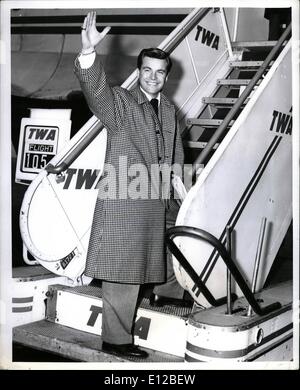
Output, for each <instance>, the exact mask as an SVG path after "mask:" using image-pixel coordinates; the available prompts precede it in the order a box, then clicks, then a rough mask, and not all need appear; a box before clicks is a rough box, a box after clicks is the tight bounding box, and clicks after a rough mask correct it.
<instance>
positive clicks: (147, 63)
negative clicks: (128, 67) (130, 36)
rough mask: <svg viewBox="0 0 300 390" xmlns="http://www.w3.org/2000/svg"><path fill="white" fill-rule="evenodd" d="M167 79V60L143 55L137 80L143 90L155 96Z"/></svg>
mask: <svg viewBox="0 0 300 390" xmlns="http://www.w3.org/2000/svg"><path fill="white" fill-rule="evenodd" d="M166 80H167V61H166V60H160V59H158V58H150V57H144V58H143V62H142V66H141V69H140V70H139V82H140V86H141V87H142V88H143V90H144V91H146V92H147V93H149V95H150V96H151V97H152V98H156V97H157V95H158V93H159V92H160V91H161V90H162V89H163V86H164V84H165V82H166Z"/></svg>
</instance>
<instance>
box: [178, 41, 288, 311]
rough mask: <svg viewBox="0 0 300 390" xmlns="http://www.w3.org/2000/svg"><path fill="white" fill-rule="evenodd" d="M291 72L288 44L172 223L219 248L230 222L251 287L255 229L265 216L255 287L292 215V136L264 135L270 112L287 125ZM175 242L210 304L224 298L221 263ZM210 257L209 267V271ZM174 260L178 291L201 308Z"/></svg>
mask: <svg viewBox="0 0 300 390" xmlns="http://www.w3.org/2000/svg"><path fill="white" fill-rule="evenodd" d="M290 67H291V58H290V44H289V45H287V46H286V47H285V49H284V50H283V52H282V53H281V54H280V56H279V57H278V59H277V60H276V62H275V63H274V65H273V68H272V69H271V70H270V72H269V73H268V74H267V75H266V77H265V78H264V80H263V81H262V83H261V84H260V86H259V87H257V89H256V90H255V92H254V93H253V95H252V98H251V99H250V101H249V103H248V104H247V105H246V106H245V108H244V110H243V112H242V113H241V115H240V116H239V117H238V118H237V120H236V121H235V123H234V125H233V126H232V128H231V129H230V131H229V132H228V134H227V135H226V137H225V138H224V140H223V141H222V143H221V144H220V146H219V147H218V148H217V150H216V152H215V153H214V155H213V157H212V158H211V159H210V161H209V162H208V164H207V165H206V167H205V168H204V170H203V171H202V173H201V175H200V177H199V178H198V180H197V182H196V184H195V185H194V187H192V188H191V190H190V191H189V192H188V194H187V196H186V198H185V200H184V202H183V204H182V206H181V208H180V211H179V215H178V218H177V221H176V225H187V226H193V227H197V228H200V229H204V230H206V231H208V232H209V233H211V234H213V235H215V236H216V237H217V238H221V240H222V241H223V243H224V234H223V233H222V232H224V230H225V227H226V225H227V224H228V222H230V223H234V226H233V228H234V237H235V239H234V248H233V253H234V260H235V262H236V263H237V264H238V266H239V268H240V269H241V271H242V273H243V275H244V276H245V278H246V281H249V280H251V275H252V270H253V261H254V258H255V249H256V242H257V241H256V238H257V237H258V230H259V224H260V220H261V218H262V217H263V216H265V217H266V218H267V220H268V227H267V232H266V234H267V242H268V245H267V246H265V247H264V249H263V251H264V252H263V256H264V261H263V264H262V268H261V272H260V275H259V279H258V281H257V288H258V289H260V288H261V287H262V285H263V283H264V281H265V279H266V277H267V275H268V272H269V270H270V267H271V265H272V262H273V259H274V258H275V255H276V254H277V251H278V249H279V246H280V244H281V242H282V239H283V237H284V235H285V233H286V231H287V228H288V226H289V224H290V221H291V215H292V181H291V180H292V162H291V155H292V153H291V148H292V142H291V135H290V134H285V133H283V134H282V133H280V132H279V133H277V132H276V128H277V125H276V124H274V129H273V130H272V131H271V130H270V127H271V124H272V120H273V112H274V111H277V112H280V113H282V114H283V115H285V117H286V118H287V120H291V117H290V109H291V105H292V100H291V92H290V91H291V90H292V84H291V68H290ZM279 127H280V126H279ZM283 131H284V129H283ZM277 139H278V141H277ZM277 142H278V144H277ZM258 168H259V169H258ZM262 169H264V171H263V170H262ZM247 187H248V188H247ZM239 214H240V215H239ZM271 227H272V228H271ZM222 234H223V235H222ZM175 242H176V243H177V245H178V246H179V248H180V249H181V251H182V252H183V254H184V255H185V256H186V258H187V259H188V261H189V262H190V264H191V265H192V266H193V268H194V269H195V271H196V272H197V273H198V274H199V275H200V274H201V275H202V279H203V280H205V281H206V285H207V287H208V288H209V289H210V290H211V291H212V293H213V295H215V297H216V298H218V297H221V296H225V295H226V269H225V265H224V263H223V262H222V261H221V259H220V258H219V259H217V257H216V256H213V255H212V248H211V246H209V245H208V244H206V243H204V242H202V241H196V240H194V239H191V238H187V237H185V238H179V237H177V238H176V240H175ZM210 256H212V257H211V260H212V261H210V265H209V266H208V267H207V266H206V264H207V262H208V260H209V258H210ZM173 260H174V262H173V264H174V269H175V273H176V276H177V279H178V280H179V282H180V283H181V285H182V286H183V287H184V288H186V289H188V291H189V292H190V294H191V295H192V296H193V297H194V299H195V300H196V301H197V302H198V303H199V304H201V305H204V306H207V305H208V303H207V301H206V300H205V299H204V298H203V297H202V294H200V295H198V290H197V289H196V288H195V286H194V282H192V281H191V279H190V277H189V276H188V275H187V273H186V272H185V271H184V269H183V268H182V267H181V266H180V265H179V263H178V262H177V260H176V259H173ZM214 260H216V262H215V261H214ZM195 291H196V293H195ZM237 292H238V290H237ZM238 293H239V292H238Z"/></svg>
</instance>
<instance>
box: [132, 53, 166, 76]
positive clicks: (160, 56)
mask: <svg viewBox="0 0 300 390" xmlns="http://www.w3.org/2000/svg"><path fill="white" fill-rule="evenodd" d="M144 57H150V58H157V59H159V60H166V61H167V74H168V73H169V72H170V70H171V67H172V61H171V58H170V55H169V53H167V52H166V51H163V50H161V49H157V48H153V47H151V48H149V49H143V50H142V51H141V52H140V54H139V55H138V58H137V67H138V69H141V66H142V63H143V59H144Z"/></svg>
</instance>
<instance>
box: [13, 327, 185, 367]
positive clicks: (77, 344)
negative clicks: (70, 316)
mask: <svg viewBox="0 0 300 390" xmlns="http://www.w3.org/2000/svg"><path fill="white" fill-rule="evenodd" d="M13 340H14V342H16V343H19V344H22V345H26V347H31V348H35V349H38V350H41V351H47V352H52V353H54V354H58V355H60V356H63V357H65V358H69V359H70V360H74V361H81V362H107V363H109V362H116V363H117V362H136V363H141V362H147V363H150V362H162V363H167V362H172V363H175V362H183V358H180V357H177V356H174V355H168V354H166V353H161V352H157V351H153V350H150V349H145V350H146V351H147V352H148V353H149V356H148V358H147V359H132V358H128V359H125V358H121V357H118V356H114V355H111V354H108V353H106V352H103V351H102V350H101V345H102V340H101V336H98V335H94V334H90V333H87V332H83V331H80V330H77V329H72V328H68V327H66V326H62V325H59V324H55V323H53V322H50V321H46V320H41V321H37V322H32V323H30V324H26V325H21V326H17V327H15V328H14V329H13Z"/></svg>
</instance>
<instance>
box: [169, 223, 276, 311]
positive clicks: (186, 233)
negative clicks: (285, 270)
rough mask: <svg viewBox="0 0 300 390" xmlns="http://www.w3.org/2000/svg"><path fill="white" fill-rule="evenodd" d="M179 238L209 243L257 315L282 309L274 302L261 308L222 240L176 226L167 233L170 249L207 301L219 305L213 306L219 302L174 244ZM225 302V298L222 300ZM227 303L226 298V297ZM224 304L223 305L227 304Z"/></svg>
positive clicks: (200, 230)
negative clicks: (189, 238)
mask: <svg viewBox="0 0 300 390" xmlns="http://www.w3.org/2000/svg"><path fill="white" fill-rule="evenodd" d="M178 236H181V237H191V238H195V239H197V240H203V241H206V242H208V243H209V244H210V245H212V246H213V247H214V248H215V249H216V250H217V251H218V253H219V255H220V257H221V258H222V259H223V261H224V263H225V265H226V267H227V269H229V271H230V273H231V275H232V276H233V278H234V279H235V281H236V282H237V284H238V286H239V288H240V289H241V291H242V293H243V294H244V296H245V298H246V300H247V301H248V303H249V305H250V306H251V307H252V309H253V311H254V312H255V313H256V314H257V315H260V316H262V315H265V314H268V313H270V312H272V311H274V310H277V309H279V308H280V307H281V304H280V302H274V303H271V304H269V305H267V306H265V307H263V308H262V307H261V306H260V304H259V303H258V302H257V300H256V299H255V296H254V293H253V292H252V291H251V289H250V288H249V287H248V285H247V283H246V281H245V279H244V277H243V276H242V274H241V272H240V271H239V269H238V267H237V266H236V264H235V262H234V261H233V260H232V258H231V255H230V253H229V252H228V251H227V249H226V248H225V246H224V245H223V244H222V243H221V241H220V240H218V239H217V238H216V237H215V236H213V235H212V234H210V233H209V232H207V231H206V230H203V229H199V228H195V227H191V226H174V227H172V228H170V229H168V230H167V231H166V243H167V246H168V248H169V249H170V251H171V253H172V254H173V255H174V256H175V257H176V259H177V260H178V262H179V263H180V264H181V265H182V266H183V268H184V269H185V271H186V272H187V273H188V275H189V276H190V278H191V279H192V280H193V282H194V283H195V284H196V286H197V287H198V288H199V289H200V292H201V293H202V294H203V295H204V297H205V299H206V300H207V301H208V302H209V303H210V304H212V303H211V302H214V303H217V304H212V306H219V300H216V299H215V298H214V297H213V296H212V294H211V293H210V291H209V290H208V288H207V287H206V286H205V284H204V283H203V282H202V281H201V279H200V277H199V275H198V274H197V273H196V271H195V270H194V269H193V267H192V266H191V265H190V263H189V262H188V261H187V259H186V258H185V256H184V255H183V253H182V252H181V250H180V249H179V248H178V246H177V245H176V244H175V243H174V239H175V238H176V237H178ZM220 299H221V300H223V298H220ZM225 302H226V297H225ZM225 302H223V303H225Z"/></svg>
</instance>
